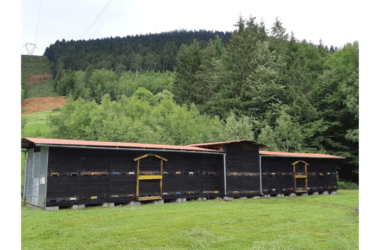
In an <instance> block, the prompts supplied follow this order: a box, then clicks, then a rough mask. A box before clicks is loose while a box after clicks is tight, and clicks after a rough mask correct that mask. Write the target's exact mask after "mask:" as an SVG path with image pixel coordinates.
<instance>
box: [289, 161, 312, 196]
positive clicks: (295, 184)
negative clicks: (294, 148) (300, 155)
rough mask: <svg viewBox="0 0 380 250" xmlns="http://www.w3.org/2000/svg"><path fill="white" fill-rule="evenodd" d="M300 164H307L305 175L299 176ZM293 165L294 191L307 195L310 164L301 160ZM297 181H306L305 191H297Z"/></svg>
mask: <svg viewBox="0 0 380 250" xmlns="http://www.w3.org/2000/svg"><path fill="white" fill-rule="evenodd" d="M300 162H302V163H304V164H305V174H302V175H300V174H298V175H297V173H296V164H297V163H300ZM292 165H293V176H294V191H295V192H296V193H306V192H307V166H309V164H308V163H307V162H305V161H302V160H299V161H295V162H293V163H292ZM297 179H305V191H297V181H296V180H297Z"/></svg>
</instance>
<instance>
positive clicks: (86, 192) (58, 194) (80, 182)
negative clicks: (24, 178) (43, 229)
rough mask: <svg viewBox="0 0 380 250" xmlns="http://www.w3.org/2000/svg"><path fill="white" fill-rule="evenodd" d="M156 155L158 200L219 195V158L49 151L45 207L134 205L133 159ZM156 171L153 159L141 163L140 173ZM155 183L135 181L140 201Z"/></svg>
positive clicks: (137, 152) (153, 190) (141, 152)
mask: <svg viewBox="0 0 380 250" xmlns="http://www.w3.org/2000/svg"><path fill="white" fill-rule="evenodd" d="M148 153H150V154H156V155H159V156H161V157H163V158H165V159H167V160H168V161H167V162H164V163H163V199H175V198H195V197H216V196H221V193H223V192H224V184H223V183H224V179H223V154H205V153H188V152H168V151H166V152H165V151H154V150H149V151H144V150H128V149H127V150H111V149H109V150H108V149H86V148H83V149H81V148H64V147H51V148H50V152H49V169H48V190H47V205H48V206H49V205H50V206H52V205H57V204H59V205H71V204H92V203H93V204H95V203H103V202H129V201H135V200H136V184H137V181H136V180H137V176H136V170H137V162H135V161H134V159H135V158H137V157H140V156H142V155H145V154H148ZM159 169H160V160H158V159H157V158H154V157H148V158H143V159H141V160H140V171H145V172H152V171H158V170H159ZM157 183H158V182H155V181H140V185H139V194H140V196H156V195H157V190H158V189H157V187H158V186H157Z"/></svg>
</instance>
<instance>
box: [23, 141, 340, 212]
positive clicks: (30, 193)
mask: <svg viewBox="0 0 380 250" xmlns="http://www.w3.org/2000/svg"><path fill="white" fill-rule="evenodd" d="M265 147H267V146H266V145H264V144H261V143H258V142H254V141H252V140H238V141H229V142H216V143H204V144H193V145H188V146H174V145H159V144H145V143H125V142H99V141H80V140H63V139H46V138H28V137H25V138H23V139H22V148H24V149H26V151H25V155H26V153H27V157H26V158H27V160H26V164H25V178H24V192H23V194H24V198H25V203H27V204H31V205H34V206H40V207H44V208H46V207H51V206H73V205H88V204H106V203H112V204H114V203H126V202H133V201H147V200H163V199H178V198H182V199H183V198H215V197H224V196H229V197H251V196H261V195H265V194H283V193H293V192H309V191H310V192H311V191H316V190H317V191H330V190H336V175H335V171H336V166H337V165H336V164H337V159H342V158H341V157H335V156H328V157H324V158H323V157H317V156H316V154H304V155H303V156H301V154H298V155H293V156H292V157H290V156H289V155H281V153H279V152H269V151H260V150H259V149H260V148H265ZM282 154H289V153H282ZM306 155H308V156H306ZM310 155H314V157H310ZM319 156H321V155H319ZM324 156H326V155H324ZM305 166H306V167H307V168H305ZM302 169H304V170H306V172H302V171H301V170H302ZM288 173H289V174H288ZM321 173H322V174H323V175H321ZM302 176H303V177H302ZM305 176H306V177H305ZM314 188H316V189H314Z"/></svg>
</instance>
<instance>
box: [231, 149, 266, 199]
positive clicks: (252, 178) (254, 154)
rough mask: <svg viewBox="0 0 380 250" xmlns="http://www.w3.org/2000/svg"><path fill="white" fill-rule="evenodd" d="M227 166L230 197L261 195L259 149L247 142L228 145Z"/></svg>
mask: <svg viewBox="0 0 380 250" xmlns="http://www.w3.org/2000/svg"><path fill="white" fill-rule="evenodd" d="M226 165H227V166H226V171H227V195H228V196H233V197H241V196H254V195H258V194H260V192H259V191H260V175H259V172H260V168H259V148H258V147H255V146H253V145H252V144H250V143H246V142H237V143H230V144H227V145H226ZM254 192H256V193H254Z"/></svg>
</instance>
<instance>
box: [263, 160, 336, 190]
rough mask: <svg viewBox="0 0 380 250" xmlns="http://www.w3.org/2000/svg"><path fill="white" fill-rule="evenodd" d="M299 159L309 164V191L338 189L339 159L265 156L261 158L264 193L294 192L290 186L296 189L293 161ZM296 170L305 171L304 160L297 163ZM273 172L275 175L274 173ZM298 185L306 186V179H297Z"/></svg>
mask: <svg viewBox="0 0 380 250" xmlns="http://www.w3.org/2000/svg"><path fill="white" fill-rule="evenodd" d="M299 160H302V161H304V162H307V163H308V164H309V166H308V168H307V172H308V187H309V190H308V191H309V192H316V191H318V192H320V191H333V190H336V168H337V166H338V161H339V160H337V159H323V158H302V157H300V158H296V157H270V156H264V157H262V158H261V166H262V172H263V190H264V189H265V190H266V191H265V192H263V193H264V194H268V193H269V194H274V193H291V192H293V191H294V190H289V189H290V188H293V189H294V176H293V165H292V163H293V162H296V161H299ZM296 171H299V172H303V171H304V164H303V163H302V162H300V163H298V164H297V165H296ZM273 173H275V175H272V174H273ZM296 185H297V187H302V186H303V187H305V180H303V179H297V181H296ZM334 186H335V187H334ZM273 189H275V190H277V189H280V190H281V192H277V191H276V192H271V190H273ZM284 189H285V191H284Z"/></svg>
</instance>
